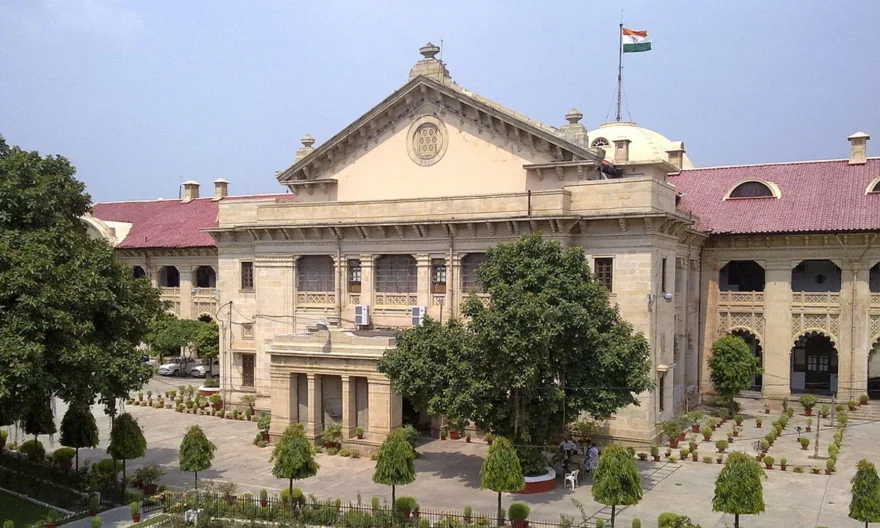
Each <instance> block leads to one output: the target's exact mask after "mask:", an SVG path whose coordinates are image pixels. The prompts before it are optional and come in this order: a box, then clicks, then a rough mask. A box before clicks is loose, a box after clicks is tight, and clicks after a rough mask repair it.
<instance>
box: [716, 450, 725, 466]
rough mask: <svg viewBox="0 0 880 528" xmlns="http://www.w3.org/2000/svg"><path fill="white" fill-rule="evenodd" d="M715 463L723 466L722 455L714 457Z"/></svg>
mask: <svg viewBox="0 0 880 528" xmlns="http://www.w3.org/2000/svg"><path fill="white" fill-rule="evenodd" d="M715 463H716V464H723V463H724V455H722V454H721V453H718V456H716V457H715Z"/></svg>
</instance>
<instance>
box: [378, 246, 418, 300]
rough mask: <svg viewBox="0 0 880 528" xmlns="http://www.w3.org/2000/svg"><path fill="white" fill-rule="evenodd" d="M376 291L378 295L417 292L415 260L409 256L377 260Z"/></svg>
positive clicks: (384, 257)
mask: <svg viewBox="0 0 880 528" xmlns="http://www.w3.org/2000/svg"><path fill="white" fill-rule="evenodd" d="M376 291H377V292H379V293H416V292H418V291H419V286H418V273H417V270H416V259H414V258H412V257H411V256H409V255H385V256H383V257H382V258H380V259H379V260H377V261H376Z"/></svg>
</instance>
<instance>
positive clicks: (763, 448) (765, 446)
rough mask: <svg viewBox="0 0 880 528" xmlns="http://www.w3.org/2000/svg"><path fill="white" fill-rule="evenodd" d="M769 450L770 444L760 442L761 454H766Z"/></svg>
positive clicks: (764, 441) (765, 441)
mask: <svg viewBox="0 0 880 528" xmlns="http://www.w3.org/2000/svg"><path fill="white" fill-rule="evenodd" d="M769 450H770V442H768V441H767V440H761V452H762V453H766V452H767V451H769Z"/></svg>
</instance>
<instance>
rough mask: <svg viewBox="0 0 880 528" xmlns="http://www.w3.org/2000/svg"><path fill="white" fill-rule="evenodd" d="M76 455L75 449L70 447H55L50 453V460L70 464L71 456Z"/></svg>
mask: <svg viewBox="0 0 880 528" xmlns="http://www.w3.org/2000/svg"><path fill="white" fill-rule="evenodd" d="M74 456H76V449H74V448H72V447H62V448H59V449H56V450H55V452H54V453H52V460H54V461H55V463H57V464H70V462H72V461H73V457H74Z"/></svg>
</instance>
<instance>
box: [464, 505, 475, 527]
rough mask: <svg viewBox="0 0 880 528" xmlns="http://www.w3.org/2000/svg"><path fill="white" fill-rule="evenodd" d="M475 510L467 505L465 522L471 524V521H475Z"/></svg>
mask: <svg viewBox="0 0 880 528" xmlns="http://www.w3.org/2000/svg"><path fill="white" fill-rule="evenodd" d="M473 515H474V509H473V508H471V507H470V505H465V507H464V522H465V523H468V524H470V522H471V519H473Z"/></svg>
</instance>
